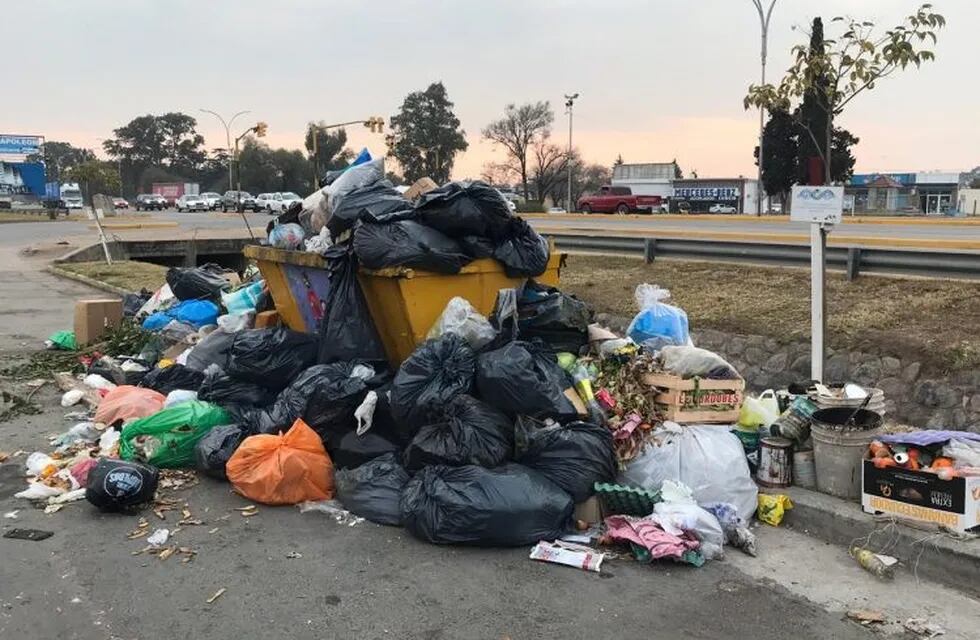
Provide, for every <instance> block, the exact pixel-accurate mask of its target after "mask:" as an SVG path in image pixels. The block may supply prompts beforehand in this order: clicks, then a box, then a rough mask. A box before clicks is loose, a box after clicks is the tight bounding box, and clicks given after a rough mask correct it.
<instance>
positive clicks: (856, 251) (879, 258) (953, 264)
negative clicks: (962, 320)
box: [542, 231, 980, 279]
mask: <svg viewBox="0 0 980 640" xmlns="http://www.w3.org/2000/svg"><path fill="white" fill-rule="evenodd" d="M542 234H543V235H544V236H545V237H547V238H549V239H551V240H553V241H554V242H555V244H556V245H557V246H558V248H560V249H566V250H569V251H576V252H581V253H598V254H625V255H639V256H643V257H644V259H645V260H646V262H647V263H650V262H653V261H654V260H655V259H656V258H658V257H662V258H677V259H687V260H706V261H715V262H744V263H747V264H758V265H784V266H798V267H807V266H809V265H810V245H808V244H781V243H769V242H738V241H730V240H707V239H703V238H696V239H695V238H678V237H655V238H644V237H640V238H637V237H633V238H631V237H626V236H592V235H578V234H564V233H548V232H547V231H542ZM827 266H828V267H830V268H835V269H840V270H844V271H846V272H847V275H848V279H854V278H855V277H857V276H858V275H859V274H861V273H878V274H899V275H913V276H920V277H928V278H968V279H980V252H977V251H936V250H930V249H922V250H918V249H888V248H882V247H862V246H853V247H840V246H831V247H827Z"/></svg>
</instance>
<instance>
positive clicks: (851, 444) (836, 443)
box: [811, 408, 881, 499]
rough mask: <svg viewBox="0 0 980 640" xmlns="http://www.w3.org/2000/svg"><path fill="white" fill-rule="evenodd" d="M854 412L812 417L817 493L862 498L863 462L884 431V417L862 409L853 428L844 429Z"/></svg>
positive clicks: (826, 412) (828, 412) (817, 413)
mask: <svg viewBox="0 0 980 640" xmlns="http://www.w3.org/2000/svg"><path fill="white" fill-rule="evenodd" d="M853 413H854V409H850V408H836V409H820V410H819V411H815V412H814V414H813V422H812V423H811V427H812V432H813V462H814V468H815V470H816V472H817V490H818V491H822V492H823V493H828V494H830V495H832V496H837V497H839V498H848V499H855V498H859V497H860V496H861V460H862V459H863V458H864V453H865V451H867V449H868V445H869V444H871V441H872V440H874V438H875V436H876V435H877V434H878V431H879V429H880V428H881V415H879V414H877V413H875V412H874V411H868V410H867V409H860V410H859V411H858V412H857V415H856V416H855V418H854V425H853V426H851V427H848V428H846V429H845V428H844V424H845V423H846V422H847V421H848V419H849V418H850V417H851V415H852V414H853Z"/></svg>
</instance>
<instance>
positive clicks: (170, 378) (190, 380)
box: [139, 364, 204, 395]
mask: <svg viewBox="0 0 980 640" xmlns="http://www.w3.org/2000/svg"><path fill="white" fill-rule="evenodd" d="M202 382H204V373H203V372H201V371H195V370H194V369H190V368H188V367H185V366H184V365H182V364H172V365H170V366H169V367H164V368H162V369H152V370H150V372H149V373H147V374H146V375H145V376H143V379H142V380H140V384H139V386H141V387H146V388H147V389H153V390H154V391H159V392H160V393H162V394H164V395H166V394H168V393H170V392H171V391H174V390H175V389H186V390H187V391H197V390H198V389H200V388H201V383H202Z"/></svg>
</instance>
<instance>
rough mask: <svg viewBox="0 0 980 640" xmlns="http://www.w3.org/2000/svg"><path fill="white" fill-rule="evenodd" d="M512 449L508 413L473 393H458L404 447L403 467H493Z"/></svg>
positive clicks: (511, 425) (503, 460) (501, 461)
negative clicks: (438, 418)
mask: <svg viewBox="0 0 980 640" xmlns="http://www.w3.org/2000/svg"><path fill="white" fill-rule="evenodd" d="M513 448H514V422H513V421H512V420H511V419H510V418H508V417H507V414H505V413H504V412H502V411H500V410H498V409H495V408H493V407H491V406H490V405H488V404H486V403H484V402H481V401H480V400H477V399H476V398H474V397H473V396H468V395H458V396H456V397H455V398H453V399H452V400H451V401H450V402H449V404H448V405H446V407H445V416H444V419H443V420H441V421H440V422H437V423H435V424H429V425H426V426H424V427H422V428H421V429H419V432H418V433H416V434H415V437H414V438H413V439H412V442H411V443H409V445H408V446H407V447H406V448H405V467H406V468H407V469H410V470H413V471H414V470H418V469H421V468H422V467H425V466H428V465H432V464H444V465H449V466H452V467H459V466H463V465H467V464H476V465H480V466H481V467H496V466H497V465H499V464H503V463H504V462H505V461H506V460H507V459H508V458H510V456H511V452H512V451H513Z"/></svg>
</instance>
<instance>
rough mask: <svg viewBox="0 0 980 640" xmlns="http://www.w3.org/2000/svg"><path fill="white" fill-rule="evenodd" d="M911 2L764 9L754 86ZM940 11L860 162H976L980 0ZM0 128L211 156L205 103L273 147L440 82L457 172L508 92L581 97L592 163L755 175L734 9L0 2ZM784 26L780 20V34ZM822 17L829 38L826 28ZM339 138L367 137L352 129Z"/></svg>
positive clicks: (752, 123)
mask: <svg viewBox="0 0 980 640" xmlns="http://www.w3.org/2000/svg"><path fill="white" fill-rule="evenodd" d="M918 4H919V3H918V2H916V1H915V0H851V1H849V2H848V1H844V0H821V1H820V2H814V1H813V0H808V1H803V0H777V4H776V8H775V11H774V13H773V18H772V23H771V27H770V44H769V78H770V79H778V78H779V77H780V76H781V75H782V71H783V70H784V69H785V68H786V67H788V66H789V63H790V57H789V51H790V47H791V46H792V45H793V44H796V43H798V42H803V41H804V40H805V39H806V36H804V35H803V34H801V32H800V28H803V29H805V30H808V29H809V23H810V21H811V19H812V18H813V17H814V15H815V14H814V11H815V10H818V9H819V11H820V15H821V16H822V17H823V18H824V19H825V22H828V23H829V19H830V18H831V17H833V16H835V15H841V14H846V15H852V16H854V17H860V18H862V19H871V20H874V21H876V22H878V23H879V24H880V25H883V26H892V25H894V24H896V23H897V22H898V21H899V20H900V19H901V18H902V16H904V15H906V14H908V13H910V12H911V11H913V10H914V9H915V8H916V7H917V6H918ZM933 4H934V6H935V9H936V10H937V11H939V12H940V13H942V14H944V15H945V16H946V18H947V20H948V25H947V28H946V29H945V30H944V31H943V32H942V33H941V34H940V36H939V44H938V45H937V46H936V47H935V48H934V50H935V52H936V61H935V62H934V63H929V64H927V65H925V66H924V67H923V68H922V69H921V70H918V71H916V70H911V71H908V72H905V73H900V74H897V75H896V76H894V77H893V78H889V79H887V80H885V81H883V82H882V83H881V84H880V85H879V86H878V87H877V88H876V89H875V90H874V91H872V92H870V93H867V94H865V95H863V96H861V97H859V98H858V99H857V100H856V101H855V102H854V103H852V106H851V107H849V108H848V110H847V111H846V112H845V114H844V115H843V116H842V118H841V119H840V121H839V124H840V125H842V126H844V127H846V128H848V129H849V130H850V131H851V132H853V133H854V134H855V135H857V136H858V137H859V138H860V139H861V142H860V144H859V145H858V146H857V148H856V149H855V155H856V157H857V167H856V169H857V171H858V172H871V171H928V170H943V171H961V170H967V169H970V168H972V167H974V166H977V165H980V123H978V118H977V116H978V113H980V84H977V82H976V80H975V78H971V76H972V75H975V69H976V64H977V60H980V37H978V36H977V27H978V26H980V3H978V2H977V1H976V0H936V1H935V2H934V3H933ZM3 13H4V22H5V23H6V25H7V28H5V29H4V32H5V38H4V40H5V46H4V51H5V54H6V55H5V56H4V58H5V64H4V67H5V73H4V75H3V79H2V80H0V82H2V83H3V86H4V91H3V94H4V100H3V107H2V110H0V132H3V133H20V134H39V135H44V136H45V137H46V138H47V139H49V140H67V141H69V142H71V143H73V144H75V145H79V146H87V147H99V146H100V142H99V140H100V139H101V138H105V137H109V136H111V135H112V129H113V128H115V127H118V126H121V125H123V124H125V123H126V122H128V121H129V120H130V119H132V118H133V117H135V116H138V115H142V114H145V113H154V114H160V113H164V112H167V111H183V112H185V113H189V114H192V115H194V116H195V117H197V118H198V130H199V131H200V132H201V133H202V134H203V135H204V136H205V138H206V141H207V144H208V146H209V147H212V146H224V129H223V128H222V127H221V125H220V123H218V121H217V120H216V119H215V118H214V117H213V116H209V115H206V114H202V113H200V112H199V109H201V108H207V109H212V110H215V111H218V112H220V113H222V114H227V115H231V114H232V113H234V112H236V111H239V110H242V109H249V110H250V111H251V113H250V114H249V116H247V117H243V118H241V119H239V121H237V122H236V128H238V127H239V126H240V125H241V128H242V129H244V128H245V127H246V126H249V125H250V124H253V123H254V122H255V121H256V120H263V121H265V122H267V123H268V124H269V135H268V137H267V138H266V141H267V142H268V143H269V144H270V145H272V146H282V147H290V148H298V147H300V146H301V144H302V137H303V132H304V129H305V126H306V123H307V122H308V121H311V120H324V121H327V122H342V121H347V120H355V119H360V118H367V117H369V116H372V115H380V116H383V117H384V118H385V119H386V120H387V119H388V118H390V116H391V115H392V114H394V113H396V111H397V109H398V107H399V105H400V104H401V102H402V100H403V98H404V96H405V95H406V94H407V93H408V92H410V91H414V90H421V89H424V88H425V87H426V86H428V84H429V83H430V82H433V81H438V80H441V81H442V82H443V83H444V84H445V85H446V88H447V90H448V92H449V96H450V99H451V100H453V102H454V103H455V111H456V114H457V116H458V117H459V118H460V120H461V121H462V125H463V127H464V129H465V130H466V134H467V139H468V140H469V143H470V147H469V150H468V151H467V152H466V153H464V154H462V155H460V156H459V157H458V158H457V161H456V168H455V171H454V174H455V176H456V177H459V178H462V177H478V176H479V174H480V172H481V169H482V167H483V165H484V164H485V163H486V162H487V161H489V160H492V159H494V151H493V148H492V146H491V145H490V143H488V142H485V141H481V140H480V129H481V128H483V127H484V126H485V125H486V124H487V123H488V122H489V121H490V120H492V119H493V118H495V117H498V116H499V114H500V113H501V112H502V110H503V108H504V106H505V105H506V104H507V103H511V102H514V103H521V102H525V101H533V100H550V101H551V103H552V105H553V106H554V107H555V114H556V121H555V130H554V133H553V136H554V138H555V140H556V142H559V143H560V144H562V145H564V144H566V143H567V136H568V121H567V118H566V116H565V115H564V109H563V106H562V105H563V99H562V95H563V94H565V93H571V92H578V93H580V94H581V97H580V98H579V100H578V102H577V103H576V108H575V127H574V142H575V146H577V147H578V148H579V149H580V150H581V152H582V154H583V156H584V157H585V158H586V159H587V160H589V161H592V162H598V163H602V164H611V163H612V161H613V159H614V158H615V157H616V155H617V154H622V156H623V158H624V159H625V161H626V162H655V161H669V160H671V159H673V158H676V159H677V161H678V162H679V163H680V165H681V167H682V168H683V169H684V170H685V171H690V170H692V169H696V170H697V171H698V174H699V175H700V176H702V177H709V176H716V177H721V176H737V175H754V173H755V167H754V165H753V160H752V150H753V148H754V145H755V141H756V136H757V134H758V114H757V112H754V111H749V112H746V111H744V110H743V108H742V98H743V97H744V95H745V90H746V87H747V86H748V85H749V83H751V82H758V79H759V44H760V43H759V21H758V16H757V14H756V12H755V9H754V7H753V6H752V3H751V2H750V0H645V1H634V0H605V1H602V2H599V1H586V0H579V1H559V0H523V1H515V0H496V1H493V2H484V1H482V0H456V1H449V0H443V1H438V0H407V1H401V2H393V1H386V0H375V1H373V2H358V1H356V0H348V1H347V2H335V1H327V0H320V1H314V0H276V1H275V2H272V1H268V0H266V1H264V2H263V1H258V0H237V1H225V0H209V1H207V2H199V1H198V2H191V1H183V0H171V1H167V0H156V1H151V0H128V1H121V0H120V1H112V0H81V1H77V2H60V1H52V0H33V1H32V2H18V3H5V6H4V9H3ZM794 27H795V28H796V29H795V30H794ZM833 28H834V27H833V26H830V25H828V33H827V36H828V37H831V36H832V35H833ZM349 133H350V140H351V146H354V147H360V146H363V145H367V146H368V147H369V148H371V149H372V150H374V151H375V152H381V151H382V150H383V139H382V136H380V135H377V134H371V133H369V132H368V131H367V130H366V129H362V128H352V129H350V130H349Z"/></svg>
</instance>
